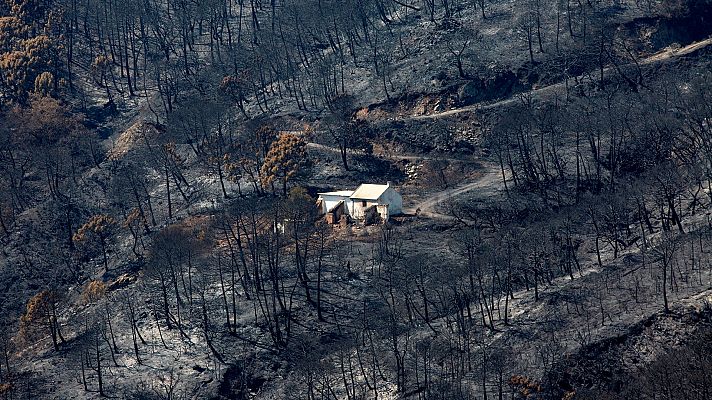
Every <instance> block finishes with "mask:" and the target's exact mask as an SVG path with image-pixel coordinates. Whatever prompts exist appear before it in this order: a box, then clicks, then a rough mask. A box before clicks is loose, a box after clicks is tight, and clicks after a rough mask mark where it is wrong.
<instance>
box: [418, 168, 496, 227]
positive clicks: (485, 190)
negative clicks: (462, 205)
mask: <svg viewBox="0 0 712 400" xmlns="http://www.w3.org/2000/svg"><path fill="white" fill-rule="evenodd" d="M503 188H504V186H503V184H502V173H501V171H500V169H499V167H498V166H497V165H495V164H492V163H484V164H483V166H482V173H481V175H480V176H478V177H477V179H476V180H475V181H473V182H467V183H463V184H460V185H457V186H455V187H453V188H450V189H445V190H443V191H440V192H436V193H433V194H431V195H429V196H427V197H426V198H425V199H423V200H421V201H419V202H418V203H417V204H416V205H415V206H414V207H415V208H413V207H410V208H405V209H404V211H405V212H406V213H408V214H416V212H417V214H418V215H419V216H425V217H429V218H443V219H455V217H453V216H451V215H449V214H444V213H443V212H440V211H438V208H439V206H440V205H442V204H443V203H445V202H447V201H448V200H450V199H452V198H454V197H457V196H460V195H463V194H465V193H468V192H472V191H475V190H476V191H477V193H476V194H477V197H478V198H481V199H482V198H486V197H490V196H494V195H496V194H497V193H499V192H500V191H501V190H502V189H503Z"/></svg>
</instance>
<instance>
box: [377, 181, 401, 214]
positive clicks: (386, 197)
mask: <svg viewBox="0 0 712 400" xmlns="http://www.w3.org/2000/svg"><path fill="white" fill-rule="evenodd" d="M378 202H379V203H381V204H388V214H389V215H397V214H402V213H403V197H401V195H400V193H398V192H396V191H395V189H393V188H392V187H389V188H388V189H386V191H385V192H383V194H382V195H381V197H379V198H378Z"/></svg>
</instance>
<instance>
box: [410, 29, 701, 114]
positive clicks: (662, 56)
mask: <svg viewBox="0 0 712 400" xmlns="http://www.w3.org/2000/svg"><path fill="white" fill-rule="evenodd" d="M709 45H712V37H710V38H707V39H705V40H701V41H699V42H695V43H692V44H689V45H687V46H684V47H680V48H666V49H664V50H661V51H659V52H657V53H655V54H653V55H651V56H648V57H645V58H642V59H640V60H638V64H639V65H649V64H653V63H657V62H663V61H667V60H669V59H672V58H676V57H681V56H684V55H687V54H690V53H693V52H695V51H697V50H700V49H703V48H705V47H707V46H709ZM630 65H634V64H632V63H631V64H627V65H625V66H630ZM613 70H614V68H613V67H606V68H604V70H603V72H604V74H608V73H610V72H611V71H613ZM583 77H584V75H581V76H579V77H578V78H580V79H581V78H583ZM565 89H566V81H562V82H559V83H555V84H552V85H549V86H544V87H542V88H539V89H534V90H530V91H529V92H526V93H525V95H526V94H530V95H533V96H539V97H542V96H547V95H553V94H557V93H558V94H564V91H565ZM559 91H560V92H559ZM517 101H519V96H514V97H510V98H508V99H505V100H500V101H495V102H493V103H489V104H482V103H477V104H473V105H471V106H466V107H461V108H454V109H452V110H446V111H443V112H439V113H434V114H425V115H415V116H410V117H401V118H399V119H400V120H414V121H417V120H428V119H438V118H444V117H449V116H452V115H457V114H461V113H467V112H472V111H478V110H488V109H493V108H497V107H501V106H505V105H509V104H512V103H514V102H517Z"/></svg>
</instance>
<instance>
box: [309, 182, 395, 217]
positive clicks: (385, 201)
mask: <svg viewBox="0 0 712 400" xmlns="http://www.w3.org/2000/svg"><path fill="white" fill-rule="evenodd" d="M319 203H320V205H321V212H322V213H323V214H326V219H327V221H329V223H336V222H338V221H339V219H340V218H341V216H342V215H348V216H350V217H351V218H354V219H357V220H364V221H365V222H367V223H370V222H373V221H374V220H375V219H376V217H379V218H380V219H381V220H382V221H384V222H385V221H388V219H389V218H390V217H391V216H392V215H398V214H402V213H403V198H402V197H401V195H400V194H399V193H398V192H396V190H395V189H394V188H393V186H392V185H391V183H390V182H388V183H386V184H385V185H376V184H371V183H364V184H361V186H359V187H358V188H357V189H356V190H354V191H350V190H340V191H336V192H325V193H319Z"/></svg>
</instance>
